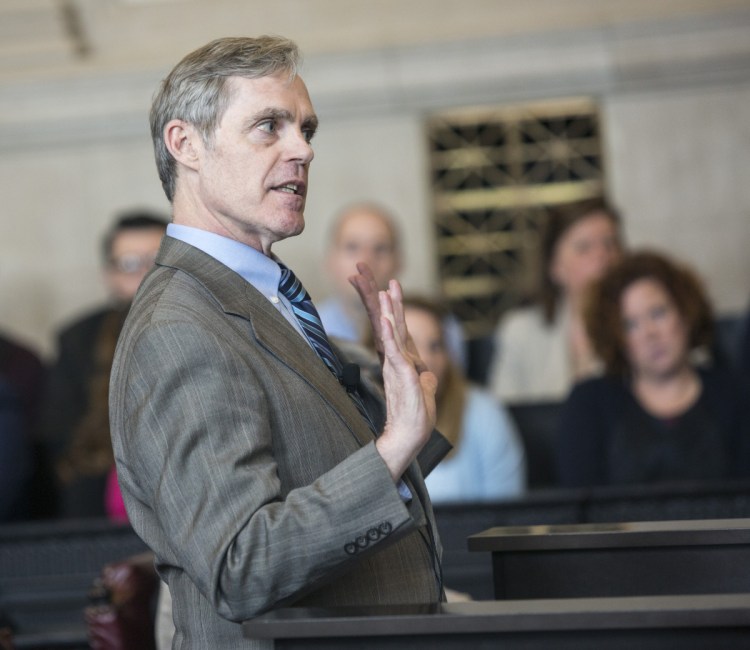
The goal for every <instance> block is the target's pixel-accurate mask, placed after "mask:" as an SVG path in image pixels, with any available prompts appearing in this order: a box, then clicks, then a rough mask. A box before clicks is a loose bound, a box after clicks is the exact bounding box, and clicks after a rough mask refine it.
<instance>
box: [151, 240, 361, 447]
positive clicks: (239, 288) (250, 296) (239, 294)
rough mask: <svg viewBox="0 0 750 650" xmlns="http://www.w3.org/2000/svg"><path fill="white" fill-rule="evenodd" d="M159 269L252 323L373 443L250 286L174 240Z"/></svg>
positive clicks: (309, 352) (319, 366) (262, 341)
mask: <svg viewBox="0 0 750 650" xmlns="http://www.w3.org/2000/svg"><path fill="white" fill-rule="evenodd" d="M156 263H157V265H160V266H169V267H172V268H176V269H179V270H181V271H183V272H185V273H187V274H189V275H190V276H192V277H193V278H195V279H196V280H197V281H198V282H200V283H201V284H202V285H203V286H204V287H205V288H206V289H207V290H208V291H209V292H210V293H211V294H212V295H213V296H214V297H215V298H216V300H217V301H218V302H219V304H220V305H221V308H222V309H223V310H224V311H225V312H226V313H227V314H234V315H236V316H239V317H241V318H244V319H246V320H247V321H248V322H249V324H250V327H251V329H252V331H253V335H254V336H255V339H256V341H257V342H258V344H259V345H260V346H262V347H263V348H264V349H265V350H267V351H268V352H269V353H270V354H272V355H273V356H275V357H276V358H277V359H279V361H280V362H281V363H283V364H284V365H286V366H288V367H289V368H291V369H292V370H293V371H294V372H296V373H297V374H298V375H300V376H301V377H302V378H304V379H305V381H307V382H308V383H309V384H310V385H311V386H312V387H313V388H314V389H315V390H317V391H318V392H319V393H320V395H321V396H322V397H323V398H324V399H325V400H326V401H327V402H328V403H329V404H330V405H331V406H332V407H333V408H334V409H335V410H336V412H337V413H338V415H339V417H340V418H341V420H342V422H343V423H344V424H346V426H347V427H348V429H349V430H350V431H351V432H352V434H353V435H354V436H355V438H356V439H357V440H358V441H359V443H360V444H361V445H366V444H368V443H369V442H371V441H372V439H373V435H372V432H371V431H370V428H369V427H368V426H367V423H366V422H365V421H364V419H363V418H362V416H361V415H360V413H359V411H358V410H357V407H356V406H355V405H354V403H353V402H352V400H351V398H349V396H348V395H347V394H346V391H345V390H344V388H343V387H342V386H341V385H340V384H339V382H338V381H337V380H336V378H335V377H334V376H333V375H332V374H331V372H330V370H328V368H327V367H326V365H325V363H324V362H323V361H322V360H321V359H320V357H318V355H317V353H316V352H315V351H314V350H313V349H312V348H311V347H310V345H309V344H308V343H307V341H305V340H304V339H303V338H302V337H301V336H300V334H299V333H298V332H297V330H295V329H294V328H293V327H292V326H291V325H290V324H289V323H288V322H287V320H286V319H285V318H284V317H283V316H282V315H281V314H280V313H279V312H278V311H277V309H276V308H275V307H274V306H273V305H272V304H271V303H270V302H269V300H268V299H267V298H266V297H265V296H263V295H262V294H261V293H260V292H259V291H258V290H257V289H255V287H253V286H252V285H251V284H250V283H249V282H247V281H246V280H245V279H244V278H242V277H241V276H240V275H238V274H237V273H235V272H234V271H232V270H231V269H230V268H228V267H227V266H225V265H224V264H222V263H221V262H219V261H218V260H216V259H214V258H213V257H211V256H210V255H208V254H206V253H204V252H203V251H201V250H199V249H197V248H195V247H194V246H191V245H189V244H186V243H185V242H182V241H179V240H177V239H174V238H172V237H165V238H164V241H163V243H162V247H161V250H160V252H159V255H158V256H157V259H156Z"/></svg>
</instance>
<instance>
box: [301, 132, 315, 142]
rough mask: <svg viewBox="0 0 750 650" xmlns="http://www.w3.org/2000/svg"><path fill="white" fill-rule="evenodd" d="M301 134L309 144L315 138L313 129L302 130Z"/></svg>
mask: <svg viewBox="0 0 750 650" xmlns="http://www.w3.org/2000/svg"><path fill="white" fill-rule="evenodd" d="M302 134H303V135H304V136H305V142H307V143H308V144H309V143H310V142H311V141H312V139H313V137H314V136H315V129H303V131H302Z"/></svg>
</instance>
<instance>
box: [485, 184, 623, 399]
mask: <svg viewBox="0 0 750 650" xmlns="http://www.w3.org/2000/svg"><path fill="white" fill-rule="evenodd" d="M619 223H620V219H619V216H618V214H617V212H616V211H615V210H614V209H613V208H612V207H611V206H609V205H608V204H607V203H606V202H605V201H603V200H600V199H590V200H586V201H580V202H577V203H572V204H568V205H565V206H561V207H560V208H558V209H555V210H552V211H550V214H549V220H548V223H547V228H546V230H545V233H544V236H543V240H542V246H541V259H540V263H541V269H540V277H541V287H540V291H539V295H538V300H537V302H536V304H534V305H532V306H528V307H522V308H518V309H514V310H512V311H510V312H509V313H508V314H507V315H506V316H505V317H504V318H502V319H501V321H500V322H499V324H498V327H497V329H496V332H495V344H494V355H493V360H492V363H491V366H490V371H489V378H488V383H489V385H490V388H491V390H492V392H493V393H494V394H495V395H496V396H497V397H498V398H499V399H500V400H502V401H504V402H505V403H520V402H542V401H556V400H563V399H564V398H565V397H566V396H567V394H568V392H569V390H570V388H571V386H572V385H573V383H574V382H575V381H576V380H578V379H580V378H582V377H586V376H590V375H595V374H597V373H598V372H600V370H601V364H600V362H599V360H598V359H597V358H596V355H595V354H594V352H593V350H592V348H591V344H590V342H589V340H588V336H587V334H586V331H585V328H584V325H583V316H582V304H583V296H584V293H585V290H586V288H587V287H588V285H589V284H590V283H591V282H592V281H593V280H596V279H597V278H599V277H601V275H602V274H603V273H604V271H606V270H607V269H608V268H609V267H610V266H611V265H612V264H613V263H614V262H615V261H616V260H617V259H619V257H620V254H621V241H620V232H619Z"/></svg>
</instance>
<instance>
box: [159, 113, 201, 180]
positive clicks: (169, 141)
mask: <svg viewBox="0 0 750 650" xmlns="http://www.w3.org/2000/svg"><path fill="white" fill-rule="evenodd" d="M164 143H165V144H166V146H167V149H168V150H169V153H171V154H172V156H173V157H174V159H175V160H176V161H177V162H179V163H180V164H182V165H185V167H188V168H190V169H193V170H197V169H198V168H199V166H200V165H199V163H200V152H201V151H202V149H203V139H202V138H201V136H200V134H199V133H198V131H197V130H196V129H195V127H194V126H193V125H192V124H190V123H189V122H185V121H184V120H170V121H169V122H167V125H166V126H165V127H164Z"/></svg>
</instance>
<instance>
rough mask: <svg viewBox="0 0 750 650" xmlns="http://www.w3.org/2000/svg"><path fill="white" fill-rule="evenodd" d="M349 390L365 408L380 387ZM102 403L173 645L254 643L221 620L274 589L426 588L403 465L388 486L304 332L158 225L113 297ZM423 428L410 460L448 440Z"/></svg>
mask: <svg viewBox="0 0 750 650" xmlns="http://www.w3.org/2000/svg"><path fill="white" fill-rule="evenodd" d="M365 398H366V402H367V403H368V406H369V407H370V409H371V412H372V413H373V415H374V419H375V420H376V422H378V423H379V424H382V420H383V416H384V410H383V405H382V402H380V401H379V400H378V399H377V397H376V396H375V395H374V394H373V392H371V391H365ZM110 418H111V425H112V426H111V429H112V438H113V446H114V450H115V458H116V462H117V470H118V476H119V480H120V484H121V489H122V492H123V497H124V500H125V504H126V507H127V510H128V514H129V516H130V519H131V523H132V525H133V527H134V529H135V530H136V532H137V533H138V534H139V535H140V536H141V537H142V538H143V539H144V541H145V542H146V543H147V544H148V545H149V546H150V547H151V549H152V550H153V551H154V553H155V557H156V563H157V568H158V570H159V572H160V574H161V576H162V577H163V579H164V580H165V581H166V582H167V583H168V584H169V587H170V591H171V592H172V597H173V601H174V605H173V608H174V609H173V616H174V621H175V627H176V633H175V637H174V647H176V648H201V649H203V648H212V649H213V648H260V647H267V642H260V641H252V640H247V639H243V638H242V632H241V626H240V625H239V624H238V623H239V622H241V621H243V620H246V619H248V618H251V617H252V616H254V615H257V614H259V613H261V612H263V611H266V610H268V609H270V608H273V607H277V606H280V605H290V604H299V605H357V604H390V603H424V602H435V601H437V600H439V599H440V598H441V594H440V593H439V587H438V584H437V580H436V570H435V562H439V560H438V559H437V558H436V557H433V556H434V555H437V556H439V553H440V550H439V542H438V543H433V544H431V543H430V537H432V538H433V539H435V540H437V532H436V530H435V527H434V521H433V516H432V509H431V506H430V503H429V498H428V496H427V494H426V490H425V487H424V481H423V478H422V473H421V471H420V468H419V467H418V466H417V464H416V463H414V464H413V465H412V467H410V469H409V470H408V471H407V473H406V475H405V481H406V482H407V484H408V486H409V487H410V488H411V490H412V492H413V493H414V495H415V498H414V499H412V500H411V501H410V502H409V503H404V502H403V500H402V499H401V498H400V496H399V494H398V492H397V490H396V487H395V486H394V484H393V480H392V479H391V477H390V474H389V472H388V470H387V468H386V466H385V464H384V463H383V461H382V459H381V458H380V455H379V454H378V452H377V450H376V449H375V446H374V438H373V435H372V433H371V431H370V429H369V428H368V426H367V424H366V423H365V421H364V419H363V418H362V416H361V415H360V414H359V412H358V411H357V408H356V406H355V405H354V404H353V402H352V401H351V399H350V398H349V397H348V396H347V394H346V391H345V390H344V389H343V387H342V386H340V385H339V383H338V382H337V381H336V379H335V377H334V376H333V375H332V374H331V373H330V372H329V370H328V369H327V368H326V366H325V365H324V363H323V362H322V361H321V360H320V359H319V358H318V356H317V355H316V354H315V352H314V351H313V350H312V349H311V348H310V346H309V345H308V344H307V342H306V341H304V340H303V339H302V338H301V337H300V336H299V334H298V333H297V332H296V331H295V330H294V328H293V327H291V326H290V325H289V323H288V322H287V321H286V320H285V319H284V317H283V316H281V314H279V313H278V312H277V310H276V309H275V308H274V307H273V305H271V304H270V303H269V301H268V299H267V298H265V297H264V296H262V295H261V294H260V293H258V292H257V291H256V290H255V289H254V288H253V287H252V286H251V285H250V284H249V283H247V282H246V281H245V280H244V279H242V278H241V277H240V276H239V275H237V274H236V273H235V272H234V271H232V270H231V269H229V268H227V267H226V266H224V265H223V264H221V263H220V262H218V261H217V260H215V259H214V258H212V257H210V256H208V255H206V254H205V253H203V252H201V251H200V250H198V249H196V248H194V247H192V246H190V245H188V244H185V243H184V242H181V241H178V240H175V239H173V238H170V237H165V239H164V242H163V244H162V248H161V250H160V253H159V256H158V258H157V266H156V268H155V269H154V270H153V271H152V273H151V274H150V275H149V276H148V278H147V279H146V280H145V281H144V283H143V285H142V287H141V289H140V291H139V293H138V296H137V297H136V300H135V302H134V304H133V307H132V309H131V311H130V314H129V316H128V319H127V321H126V323H125V327H124V329H123V332H122V334H121V336H120V340H119V343H118V347H117V353H116V356H115V361H114V367H113V371H112V379H111V387H110ZM438 436H439V434H436V435H435V436H433V440H434V444H432V445H428V448H426V453H425V454H423V455H422V457H421V459H420V463H421V462H422V458H424V459H425V460H424V465H426V466H428V469H429V468H431V466H434V464H435V463H436V462H437V461H438V460H439V458H440V457H442V455H443V454H444V453H445V452H446V451H447V449H448V446H447V443H445V442H444V441H443V440H442V437H438ZM441 441H442V443H441ZM430 533H431V535H430ZM435 547H438V548H435Z"/></svg>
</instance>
